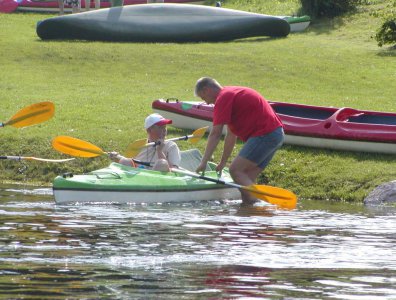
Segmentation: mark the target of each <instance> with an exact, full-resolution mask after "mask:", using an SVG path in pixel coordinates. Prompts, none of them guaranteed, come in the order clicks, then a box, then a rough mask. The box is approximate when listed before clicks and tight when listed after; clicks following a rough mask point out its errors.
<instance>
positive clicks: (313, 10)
mask: <svg viewBox="0 0 396 300" xmlns="http://www.w3.org/2000/svg"><path fill="white" fill-rule="evenodd" d="M300 1H301V8H302V11H303V12H304V14H307V15H309V16H311V18H318V17H330V18H333V17H336V16H339V15H342V14H344V13H346V12H348V11H351V10H354V9H355V8H356V5H357V4H359V3H361V2H362V0H300Z"/></svg>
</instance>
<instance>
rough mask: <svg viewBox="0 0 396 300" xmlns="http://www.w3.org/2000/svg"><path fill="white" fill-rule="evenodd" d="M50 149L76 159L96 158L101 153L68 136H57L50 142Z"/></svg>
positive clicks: (89, 145)
mask: <svg viewBox="0 0 396 300" xmlns="http://www.w3.org/2000/svg"><path fill="white" fill-rule="evenodd" d="M52 147H53V148H54V149H55V150H57V151H59V152H61V153H64V154H68V155H71V156H76V157H97V156H100V155H103V154H106V152H103V150H102V149H100V148H99V147H98V146H95V145H93V144H91V143H89V142H86V141H83V140H80V139H76V138H73V137H70V136H58V137H56V138H54V139H53V140H52Z"/></svg>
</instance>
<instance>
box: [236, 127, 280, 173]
mask: <svg viewBox="0 0 396 300" xmlns="http://www.w3.org/2000/svg"><path fill="white" fill-rule="evenodd" d="M283 140H284V133H283V128H282V127H278V128H276V129H275V130H274V131H272V132H270V133H268V134H265V135H261V136H255V137H251V138H249V139H248V140H247V141H246V143H245V145H243V147H242V149H241V151H240V152H239V154H238V155H239V156H241V157H243V158H246V159H248V160H250V161H252V162H254V163H255V164H257V166H258V167H259V168H261V169H264V168H265V167H266V166H267V165H268V164H269V162H270V161H271V159H272V157H273V156H274V154H275V152H276V150H278V149H279V148H280V147H281V146H282V144H283Z"/></svg>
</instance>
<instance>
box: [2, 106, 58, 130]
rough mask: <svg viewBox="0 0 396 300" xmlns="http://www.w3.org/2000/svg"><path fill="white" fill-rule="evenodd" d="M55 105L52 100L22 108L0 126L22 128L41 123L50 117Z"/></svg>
mask: <svg viewBox="0 0 396 300" xmlns="http://www.w3.org/2000/svg"><path fill="white" fill-rule="evenodd" d="M54 113H55V106H54V104H53V103H52V102H48V101H47V102H39V103H35V104H32V105H29V106H26V107H25V108H22V109H21V110H20V111H18V112H17V113H16V114H15V115H14V116H12V117H11V119H9V120H8V121H7V122H5V123H0V127H5V126H8V125H10V126H13V127H16V128H22V127H27V126H32V125H35V124H39V123H42V122H44V121H47V120H48V119H50V118H52V116H53V115H54Z"/></svg>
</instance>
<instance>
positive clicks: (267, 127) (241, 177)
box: [195, 77, 284, 204]
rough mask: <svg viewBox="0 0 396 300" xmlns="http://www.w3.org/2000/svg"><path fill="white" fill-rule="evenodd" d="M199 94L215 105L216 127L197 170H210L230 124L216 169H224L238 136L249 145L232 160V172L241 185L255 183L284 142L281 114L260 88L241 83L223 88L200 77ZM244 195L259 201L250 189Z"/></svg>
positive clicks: (247, 199) (249, 202) (243, 197)
mask: <svg viewBox="0 0 396 300" xmlns="http://www.w3.org/2000/svg"><path fill="white" fill-rule="evenodd" d="M195 95H196V96H198V97H200V98H201V99H202V100H204V101H205V102H206V103H208V104H214V105H215V106H214V113H213V127H212V130H211V131H210V134H209V138H208V143H207V145H206V149H205V154H204V155H203V158H202V161H201V164H200V165H199V166H198V168H197V170H196V171H197V172H202V171H204V170H205V169H206V164H207V163H208V161H209V160H210V158H211V157H212V154H213V152H214V151H215V149H216V147H217V144H218V143H219V141H220V138H221V135H222V132H223V126H224V125H226V126H227V134H226V137H225V140H224V149H223V154H222V157H221V160H220V163H219V164H218V165H217V167H216V170H217V171H221V170H222V169H223V168H224V167H225V165H226V163H227V160H228V158H229V157H230V155H231V153H232V150H233V149H234V146H235V143H236V139H237V138H240V139H241V140H242V141H244V142H245V144H244V146H243V147H242V149H241V150H240V152H239V153H238V156H237V157H235V158H234V160H233V161H232V162H231V165H230V173H231V176H232V178H233V180H234V181H235V182H236V183H238V184H240V185H245V186H248V185H251V184H255V182H256V179H257V177H258V175H259V174H260V173H261V172H262V171H263V170H264V169H265V167H266V166H267V165H268V163H269V162H270V160H271V159H272V157H273V156H274V154H275V152H276V150H278V149H279V148H280V147H281V146H282V144H283V140H284V133H283V126H282V122H281V121H280V119H279V117H278V116H277V115H276V113H275V112H274V111H273V109H272V107H271V106H270V104H269V103H268V102H267V101H266V100H265V99H264V97H263V96H261V95H260V94H259V93H258V92H257V91H255V90H253V89H250V88H247V87H240V86H225V87H222V86H221V85H220V84H219V83H218V82H217V81H216V80H215V79H213V78H209V77H203V78H200V79H199V80H198V81H197V83H196V85H195ZM241 195H242V201H243V203H244V204H252V203H254V202H256V201H257V199H256V198H254V197H253V196H252V195H251V194H250V193H249V192H248V191H244V190H241Z"/></svg>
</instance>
